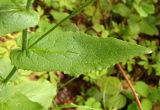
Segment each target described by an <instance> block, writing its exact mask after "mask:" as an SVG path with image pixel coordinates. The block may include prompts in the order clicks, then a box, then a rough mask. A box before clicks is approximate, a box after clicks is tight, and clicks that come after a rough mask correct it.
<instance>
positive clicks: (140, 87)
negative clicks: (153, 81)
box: [135, 81, 149, 97]
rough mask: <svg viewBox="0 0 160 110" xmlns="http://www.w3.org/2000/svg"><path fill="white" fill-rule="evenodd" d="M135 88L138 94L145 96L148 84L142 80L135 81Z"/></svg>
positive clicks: (147, 91)
mask: <svg viewBox="0 0 160 110" xmlns="http://www.w3.org/2000/svg"><path fill="white" fill-rule="evenodd" d="M135 89H136V91H137V92H138V93H139V95H140V96H143V97H147V96H148V94H149V86H148V85H147V84H146V83H144V82H141V81H139V82H136V85H135Z"/></svg>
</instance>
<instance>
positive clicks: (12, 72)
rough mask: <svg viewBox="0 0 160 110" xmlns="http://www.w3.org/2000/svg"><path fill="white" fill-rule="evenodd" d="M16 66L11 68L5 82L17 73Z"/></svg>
mask: <svg viewBox="0 0 160 110" xmlns="http://www.w3.org/2000/svg"><path fill="white" fill-rule="evenodd" d="M16 70H17V69H16V67H13V69H12V70H11V72H10V73H9V75H8V76H7V77H6V78H5V79H4V81H3V82H4V83H7V82H8V81H9V80H10V79H11V77H12V76H13V75H14V74H15V72H16Z"/></svg>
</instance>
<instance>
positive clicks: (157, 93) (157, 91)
mask: <svg viewBox="0 0 160 110" xmlns="http://www.w3.org/2000/svg"><path fill="white" fill-rule="evenodd" d="M159 97H160V88H154V89H151V90H150V93H149V95H148V98H149V99H150V100H151V101H152V102H154V103H159V102H160V98H159Z"/></svg>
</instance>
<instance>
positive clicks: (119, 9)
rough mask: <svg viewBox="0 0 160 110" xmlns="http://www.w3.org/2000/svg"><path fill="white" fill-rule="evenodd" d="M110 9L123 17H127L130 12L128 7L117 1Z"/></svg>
mask: <svg viewBox="0 0 160 110" xmlns="http://www.w3.org/2000/svg"><path fill="white" fill-rule="evenodd" d="M112 11H113V12H114V13H117V14H120V15H121V16H123V17H128V16H129V15H130V13H131V11H130V9H129V8H128V7H127V6H126V5H124V4H122V3H119V4H117V5H115V6H113V9H112Z"/></svg>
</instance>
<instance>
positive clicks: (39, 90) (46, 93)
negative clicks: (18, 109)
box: [17, 81, 56, 109]
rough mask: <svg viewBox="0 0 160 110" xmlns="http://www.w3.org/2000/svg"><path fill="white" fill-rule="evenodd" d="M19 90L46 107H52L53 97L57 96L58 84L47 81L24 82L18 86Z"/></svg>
mask: <svg viewBox="0 0 160 110" xmlns="http://www.w3.org/2000/svg"><path fill="white" fill-rule="evenodd" d="M17 90H19V91H20V92H21V93H22V94H25V95H26V96H27V97H28V98H29V99H30V100H31V101H33V102H37V103H39V104H41V105H42V106H43V107H44V108H45V109H48V108H49V107H50V105H51V103H52V100H53V97H54V96H56V85H53V84H51V83H49V82H47V81H44V82H37V81H36V82H27V83H23V84H20V85H18V86H17Z"/></svg>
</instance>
